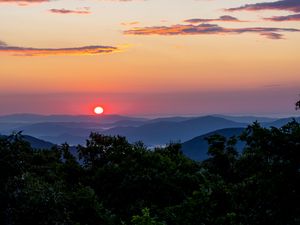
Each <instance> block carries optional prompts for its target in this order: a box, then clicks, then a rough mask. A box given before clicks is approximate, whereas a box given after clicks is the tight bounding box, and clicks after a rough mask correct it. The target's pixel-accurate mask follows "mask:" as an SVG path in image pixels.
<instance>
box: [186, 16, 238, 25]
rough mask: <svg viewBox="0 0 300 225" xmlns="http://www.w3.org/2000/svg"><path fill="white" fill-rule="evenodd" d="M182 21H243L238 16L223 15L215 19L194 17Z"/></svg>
mask: <svg viewBox="0 0 300 225" xmlns="http://www.w3.org/2000/svg"><path fill="white" fill-rule="evenodd" d="M184 22H186V23H193V24H195V23H209V22H244V21H241V20H239V19H238V18H236V17H233V16H228V15H224V16H220V17H219V18H216V19H201V18H194V19H188V20H184Z"/></svg>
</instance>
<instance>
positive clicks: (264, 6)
mask: <svg viewBox="0 0 300 225" xmlns="http://www.w3.org/2000/svg"><path fill="white" fill-rule="evenodd" d="M240 10H248V11H258V10H286V11H292V12H300V0H280V1H275V2H262V3H256V4H247V5H243V6H240V7H237V8H230V9H227V11H240Z"/></svg>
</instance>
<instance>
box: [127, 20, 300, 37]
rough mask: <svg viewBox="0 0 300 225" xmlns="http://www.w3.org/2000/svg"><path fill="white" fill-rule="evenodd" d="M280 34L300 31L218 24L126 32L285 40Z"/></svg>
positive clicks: (158, 27)
mask: <svg viewBox="0 0 300 225" xmlns="http://www.w3.org/2000/svg"><path fill="white" fill-rule="evenodd" d="M278 32H279V33H280V32H300V30H299V29H293V28H277V27H247V28H224V27H221V26H219V25H217V24H205V23H203V24H198V25H194V24H188V25H181V24H177V25H173V26H153V27H137V28H133V29H131V30H126V31H124V33H125V34H131V35H166V36H167V35H169V36H170V35H208V34H214V35H218V34H219V35H223V34H243V33H257V34H260V35H263V36H265V37H267V38H269V39H283V35H282V34H279V33H278Z"/></svg>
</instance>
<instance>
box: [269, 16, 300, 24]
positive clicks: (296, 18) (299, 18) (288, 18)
mask: <svg viewBox="0 0 300 225" xmlns="http://www.w3.org/2000/svg"><path fill="white" fill-rule="evenodd" d="M265 20H270V21H274V22H281V21H300V14H292V15H288V16H273V17H270V18H265Z"/></svg>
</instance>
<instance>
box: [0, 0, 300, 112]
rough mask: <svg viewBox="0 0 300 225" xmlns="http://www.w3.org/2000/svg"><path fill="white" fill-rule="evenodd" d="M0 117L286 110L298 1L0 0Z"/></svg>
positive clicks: (296, 69)
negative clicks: (98, 111) (97, 108)
mask: <svg viewBox="0 0 300 225" xmlns="http://www.w3.org/2000/svg"><path fill="white" fill-rule="evenodd" d="M0 31H1V32H0V114H10V113H41V114H92V113H93V107H94V106H96V105H102V106H103V107H104V109H105V113H109V114H110V113H111V114H125V115H135V116H136V115H140V116H162V115H203V114H215V113H225V114H239V115H241V114H256V115H278V116H280V115H281V116H283V115H288V114H295V112H294V106H293V104H294V103H295V102H296V100H297V98H298V97H299V94H300V1H299V0H280V1H276V0H123V1H121V0H119V1H118V0H27V1H26V0H24V1H17V0H0Z"/></svg>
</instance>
